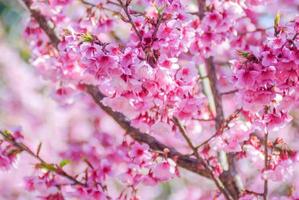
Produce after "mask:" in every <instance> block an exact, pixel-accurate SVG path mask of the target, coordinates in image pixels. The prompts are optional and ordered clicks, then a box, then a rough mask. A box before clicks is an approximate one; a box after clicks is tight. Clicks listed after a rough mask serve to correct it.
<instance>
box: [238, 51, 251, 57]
mask: <svg viewBox="0 0 299 200" xmlns="http://www.w3.org/2000/svg"><path fill="white" fill-rule="evenodd" d="M238 53H239V55H240V56H242V57H244V58H249V56H250V53H249V52H247V51H238Z"/></svg>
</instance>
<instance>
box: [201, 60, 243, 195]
mask: <svg viewBox="0 0 299 200" xmlns="http://www.w3.org/2000/svg"><path fill="white" fill-rule="evenodd" d="M206 67H207V71H208V76H209V80H210V87H211V90H212V94H213V98H214V102H215V108H216V116H215V129H216V130H220V129H221V126H222V124H223V122H224V112H223V106H222V99H221V94H220V92H219V90H218V88H217V74H216V66H215V64H214V61H213V58H212V57H209V58H207V59H206ZM227 157H228V164H229V168H228V170H224V171H223V173H222V174H221V175H220V179H221V181H222V182H223V183H224V185H225V187H226V188H228V190H229V191H230V194H231V195H232V196H233V198H234V199H238V197H239V194H240V189H239V188H238V184H237V183H236V179H235V176H236V175H237V172H236V169H235V166H234V157H233V155H232V154H229V155H228V156H227Z"/></svg>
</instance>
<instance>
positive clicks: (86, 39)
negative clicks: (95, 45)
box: [82, 33, 94, 42]
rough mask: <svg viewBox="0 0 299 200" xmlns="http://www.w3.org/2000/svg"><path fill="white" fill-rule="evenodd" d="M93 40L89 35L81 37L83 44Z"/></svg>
mask: <svg viewBox="0 0 299 200" xmlns="http://www.w3.org/2000/svg"><path fill="white" fill-rule="evenodd" d="M93 39H94V38H93V36H92V35H91V34H90V33H85V34H84V35H82V40H83V42H92V41H93Z"/></svg>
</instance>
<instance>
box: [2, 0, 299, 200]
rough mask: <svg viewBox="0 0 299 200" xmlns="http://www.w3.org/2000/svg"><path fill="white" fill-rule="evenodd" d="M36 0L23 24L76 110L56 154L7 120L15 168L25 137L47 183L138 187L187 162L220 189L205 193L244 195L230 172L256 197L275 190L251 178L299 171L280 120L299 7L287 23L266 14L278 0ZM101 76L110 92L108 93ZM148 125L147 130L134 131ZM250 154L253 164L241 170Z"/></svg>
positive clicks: (7, 154) (33, 184)
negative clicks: (33, 145)
mask: <svg viewBox="0 0 299 200" xmlns="http://www.w3.org/2000/svg"><path fill="white" fill-rule="evenodd" d="M24 2H25V4H26V5H27V7H28V8H29V11H31V12H32V13H31V14H32V17H31V18H30V20H29V22H28V24H27V26H26V28H25V31H24V36H25V38H26V39H27V41H28V45H29V47H30V49H31V58H30V63H31V64H32V65H33V66H34V67H35V69H36V71H37V72H38V74H39V75H41V76H42V77H43V78H44V79H46V80H48V81H49V86H50V90H51V92H50V96H51V97H52V98H53V99H54V100H55V101H56V102H58V104H59V105H60V107H59V109H62V110H63V111H64V112H69V113H68V115H67V114H66V115H65V116H64V118H65V120H63V121H62V122H63V123H65V124H66V125H65V126H63V127H62V128H61V127H60V129H59V133H58V134H60V135H59V139H60V141H59V142H61V143H63V144H62V145H61V146H59V149H57V150H55V151H56V152H55V153H52V155H51V156H52V157H51V159H52V160H51V162H49V163H48V162H46V161H44V160H43V158H41V156H40V151H41V152H42V150H41V145H40V146H39V147H38V150H37V152H36V153H35V151H33V150H30V148H29V146H28V147H27V146H26V145H25V144H23V141H22V136H21V135H20V133H19V132H18V131H16V132H14V133H13V134H9V135H6V134H8V133H6V132H3V134H4V135H3V136H4V137H3V140H0V167H1V168H4V169H8V168H10V166H11V165H12V164H13V163H14V162H15V160H16V157H17V155H18V154H19V153H20V152H21V151H25V152H27V153H29V154H30V155H32V156H33V157H34V158H35V159H37V164H36V165H35V170H34V172H32V174H31V176H30V174H29V176H27V177H26V178H25V179H24V181H25V186H26V189H27V190H28V191H30V192H34V193H35V194H36V196H37V197H39V198H41V199H49V200H50V199H51V200H53V199H54V200H56V199H57V200H62V199H72V198H78V199H86V200H89V199H90V200H92V199H100V200H106V199H120V200H127V199H134V200H137V199H139V195H138V194H137V191H138V189H139V188H141V187H142V186H151V187H154V186H156V185H158V184H159V183H162V182H166V181H170V180H171V179H173V178H176V177H180V175H181V172H180V173H179V171H178V166H182V167H184V168H186V169H187V170H190V169H191V171H193V172H196V173H198V174H204V176H206V177H208V178H211V179H212V180H213V181H214V182H215V183H216V186H217V187H218V189H219V191H220V192H221V193H222V194H220V193H218V192H215V189H214V188H207V189H205V190H204V189H203V190H202V191H205V194H199V195H194V197H192V198H194V199H196V198H197V199H198V198H202V199H212V198H214V199H224V198H227V199H234V198H235V197H234V195H235V194H233V192H234V191H232V189H231V188H229V187H230V186H229V185H231V184H232V182H233V184H234V185H237V186H238V187H239V188H237V189H238V192H237V194H236V195H237V196H238V197H237V198H239V199H243V200H245V199H257V198H258V196H265V198H266V196H267V195H268V196H269V194H270V193H269V194H267V192H268V191H267V190H265V191H264V193H263V194H261V193H259V191H256V192H255V191H250V190H249V189H248V188H250V187H251V188H253V189H252V190H259V187H260V186H261V185H262V184H265V185H266V184H268V182H267V181H265V180H271V181H276V182H279V181H288V179H290V177H292V175H293V174H294V173H296V170H295V166H296V165H297V161H298V158H297V151H296V148H294V147H293V146H291V145H290V146H289V145H288V144H287V143H288V142H290V141H288V139H289V138H288V135H291V134H285V135H287V136H285V137H283V134H280V133H277V132H278V131H282V130H288V129H284V128H285V126H286V125H287V124H288V122H290V121H291V120H292V116H291V113H290V111H291V110H292V109H294V108H296V106H298V102H299V101H298V100H299V96H298V92H299V84H298V82H299V80H298V77H299V50H298V45H299V18H298V17H295V18H293V19H292V20H291V21H289V22H286V23H282V22H280V21H279V15H277V16H276V17H273V18H274V19H272V18H271V23H272V22H273V21H274V27H271V29H268V28H260V27H261V26H260V24H259V21H260V20H261V18H262V14H260V13H259V11H260V10H262V9H263V8H264V9H265V8H267V7H266V6H265V5H266V3H267V2H268V1H261V0H238V1H235V0H226V1H220V0H206V1H201V0H198V3H204V5H202V7H201V6H198V7H196V5H195V4H194V2H191V1H189V0H138V1H131V0H127V1H123V0H107V1H106V0H79V1H75V0H49V1H38V0H36V1H33V0H24ZM293 4H295V3H294V2H292V1H288V2H285V4H283V5H285V6H290V5H293ZM195 8H196V9H195ZM201 9H202V10H201ZM194 11H195V12H194ZM0 60H1V59H0ZM6 71H9V70H8V69H6ZM7 74H9V73H7ZM8 76H9V75H8ZM10 78H11V79H13V78H12V77H10ZM8 85H9V84H8ZM10 85H12V84H11V83H10ZM91 85H93V86H94V87H95V88H97V89H98V91H100V93H101V94H102V95H103V96H104V97H103V98H101V99H99V100H98V102H97V101H93V100H94V99H96V97H94V96H95V95H94V94H93V95H94V96H93V95H91V96H92V97H93V99H92V98H90V94H88V93H90V92H89V90H88V88H90V86H91ZM13 88H14V87H13V86H11V89H13ZM27 89H28V90H29V88H27ZM30 90H32V91H33V90H38V89H36V88H31V89H30ZM226 90H227V91H226ZM229 90H232V91H229ZM20 92H21V91H20ZM14 93H15V92H14V91H13V92H12V93H10V99H15V97H14ZM27 94H34V92H32V93H27ZM232 94H233V96H232ZM226 95H227V96H226ZM232 99H233V100H232ZM12 102H13V103H14V102H16V103H15V104H18V106H19V108H20V109H21V108H22V106H23V102H21V101H20V102H18V101H14V100H9V99H8V100H6V101H3V102H2V103H1V104H0V106H1V107H4V108H5V107H6V108H7V109H8V108H10V109H11V110H13V107H15V106H14V105H12ZM96 104H98V105H100V107H101V108H102V110H101V109H99V108H98V105H96ZM72 109H74V110H75V111H74V110H72ZM14 111H15V110H14ZM24 113H25V114H24V115H26V116H30V117H31V118H35V117H34V116H33V115H32V114H30V112H24ZM105 113H106V114H105ZM228 113H233V114H231V116H228V117H226V116H227V114H228ZM107 114H108V115H107ZM40 115H41V114H40ZM109 116H110V117H112V118H113V119H114V120H115V121H116V122H117V123H118V124H119V125H120V126H121V127H122V128H123V129H124V130H121V129H120V128H119V127H117V126H115V123H113V122H112V121H111V118H109ZM37 118H38V117H37ZM62 118H63V117H62ZM41 121H42V120H40V121H38V120H35V121H34V124H35V125H36V126H39V125H37V124H42V122H41ZM57 121H60V119H59V118H58V119H57ZM22 123H25V122H22ZM32 124H33V123H32ZM107 124H108V125H107ZM0 128H1V127H0ZM51 130H52V129H51V128H50V129H49V130H48V131H49V132H51ZM138 131H140V133H139V132H138ZM60 132H61V133H60ZM136 132H137V133H136ZM141 133H142V134H144V135H146V136H148V138H150V139H148V141H146V142H147V143H148V144H146V142H144V141H145V139H144V138H141V139H140V141H142V142H143V143H142V142H141V143H139V142H140V141H138V140H137V141H135V140H134V139H136V138H138V137H137V136H136V135H138V134H141ZM134 136H135V137H134ZM268 136H269V138H268ZM140 137H142V136H139V138H140ZM156 139H157V141H158V142H161V143H158V142H157V141H156ZM162 143H163V145H162ZM164 144H165V146H164ZM51 145H52V143H51V144H49V146H50V147H51ZM167 145H169V146H167ZM57 146H58V145H57ZM166 146H167V148H166ZM173 147H174V148H173ZM161 148H164V149H161ZM157 149H160V150H157ZM54 154H57V155H55V156H54ZM61 160H62V161H61ZM59 161H60V163H59ZM196 162H197V164H198V166H194V163H196ZM246 162H250V163H251V165H252V166H254V167H253V168H252V169H250V170H247V171H245V170H243V169H244V166H245V165H248V163H246ZM53 163H59V164H53ZM186 163H187V164H186ZM244 163H245V164H244ZM251 165H250V166H251ZM202 169H204V170H205V171H201V170H202ZM232 171H233V172H232ZM253 171H254V172H253ZM68 172H72V173H68ZM230 173H231V174H230ZM256 173H258V175H259V176H258V180H256V179H255V178H256ZM236 174H240V175H241V178H240V176H239V175H236ZM191 179H192V178H191ZM228 179H230V180H229V181H228V182H225V181H227V180H228ZM248 180H251V182H254V181H255V182H256V187H257V188H254V187H252V185H251V184H252V183H251V182H250V181H248ZM188 181H189V182H192V181H190V180H189V179H188ZM237 181H239V182H237ZM264 181H265V182H264ZM219 182H223V183H221V184H219ZM236 182H237V183H236ZM240 182H241V183H240ZM290 184H292V185H295V184H293V183H292V182H290ZM194 185H196V184H194ZM194 185H192V184H191V183H190V191H193V189H194ZM221 185H224V186H223V187H224V188H222V187H221ZM226 187H227V188H226ZM294 187H295V186H294ZM226 190H227V191H228V192H227V191H226ZM207 191H208V192H207ZM211 191H213V192H211ZM273 191H274V189H273ZM185 193H186V192H181V191H178V192H177V194H178V196H180V194H185ZM187 193H188V192H187ZM226 193H232V197H231V198H230V197H229V195H228V194H226ZM276 194H277V193H276V192H274V193H273V195H272V194H271V197H275V195H276ZM145 196H146V195H145ZM198 196H200V197H198ZM295 196H296V195H295V194H293V193H292V194H290V195H289V197H295ZM173 199H175V197H174V198H173ZM177 199H179V197H177Z"/></svg>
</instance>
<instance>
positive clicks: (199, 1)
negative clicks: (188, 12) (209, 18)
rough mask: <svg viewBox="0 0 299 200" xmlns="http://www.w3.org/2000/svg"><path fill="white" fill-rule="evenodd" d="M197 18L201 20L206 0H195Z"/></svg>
mask: <svg viewBox="0 0 299 200" xmlns="http://www.w3.org/2000/svg"><path fill="white" fill-rule="evenodd" d="M197 7H198V17H199V19H202V18H203V17H204V16H205V8H206V0H197Z"/></svg>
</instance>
